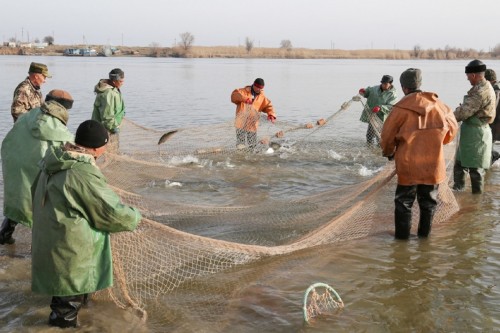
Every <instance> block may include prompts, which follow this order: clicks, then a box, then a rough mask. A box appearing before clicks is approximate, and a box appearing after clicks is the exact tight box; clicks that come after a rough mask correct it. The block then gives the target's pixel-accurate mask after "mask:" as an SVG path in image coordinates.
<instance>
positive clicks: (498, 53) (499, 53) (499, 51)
mask: <svg viewBox="0 0 500 333" xmlns="http://www.w3.org/2000/svg"><path fill="white" fill-rule="evenodd" d="M491 55H492V56H494V57H495V58H496V57H500V44H497V45H496V46H495V47H494V48H493V50H491Z"/></svg>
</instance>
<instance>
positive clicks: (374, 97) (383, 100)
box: [359, 85, 397, 123]
mask: <svg viewBox="0 0 500 333" xmlns="http://www.w3.org/2000/svg"><path fill="white" fill-rule="evenodd" d="M363 97H366V104H365V108H364V109H363V112H362V113H361V117H360V118H359V120H361V121H362V122H364V123H368V122H369V119H370V117H369V116H370V114H371V113H373V112H372V109H373V107H375V106H380V111H379V112H377V113H376V115H377V117H379V118H380V120H382V122H384V121H385V120H386V119H387V116H388V115H389V113H390V112H391V110H392V106H393V105H394V103H395V102H396V99H397V94H396V88H394V86H392V85H391V88H389V89H388V90H382V89H380V85H378V86H373V87H367V88H366V89H365V94H364V95H363Z"/></svg>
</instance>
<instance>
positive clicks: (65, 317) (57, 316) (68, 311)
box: [49, 294, 85, 328]
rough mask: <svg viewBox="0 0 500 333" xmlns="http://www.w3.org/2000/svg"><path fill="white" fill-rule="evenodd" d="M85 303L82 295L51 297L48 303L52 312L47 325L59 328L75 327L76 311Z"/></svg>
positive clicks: (76, 320)
mask: <svg viewBox="0 0 500 333" xmlns="http://www.w3.org/2000/svg"><path fill="white" fill-rule="evenodd" d="M84 301H85V294H84V295H76V296H53V297H52V301H51V303H50V308H51V309H52V312H51V313H50V316H49V325H50V326H57V327H61V328H65V327H76V326H77V322H78V311H79V310H80V308H81V307H82V305H83V303H84Z"/></svg>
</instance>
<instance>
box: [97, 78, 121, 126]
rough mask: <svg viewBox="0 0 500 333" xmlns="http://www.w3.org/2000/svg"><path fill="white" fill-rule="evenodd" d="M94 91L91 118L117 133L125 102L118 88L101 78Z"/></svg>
mask: <svg viewBox="0 0 500 333" xmlns="http://www.w3.org/2000/svg"><path fill="white" fill-rule="evenodd" d="M94 92H95V93H96V97H95V101H94V110H93V111H92V119H93V120H97V121H98V122H100V123H101V124H103V125H104V127H106V129H107V130H108V131H110V132H111V133H117V132H118V131H119V128H120V125H121V123H122V120H123V117H125V103H124V102H123V98H122V93H121V92H120V89H118V88H115V87H113V86H112V85H111V84H109V80H106V79H102V80H100V81H99V83H97V85H96V86H95V88H94Z"/></svg>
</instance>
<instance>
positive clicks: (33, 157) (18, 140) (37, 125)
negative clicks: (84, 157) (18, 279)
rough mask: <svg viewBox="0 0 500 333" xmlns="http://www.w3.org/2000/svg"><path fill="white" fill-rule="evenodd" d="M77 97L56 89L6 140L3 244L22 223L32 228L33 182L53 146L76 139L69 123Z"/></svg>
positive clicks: (0, 237)
mask: <svg viewBox="0 0 500 333" xmlns="http://www.w3.org/2000/svg"><path fill="white" fill-rule="evenodd" d="M72 106H73V98H72V97H71V95H70V94H69V93H68V92H66V91H64V90H52V91H50V92H49V93H48V95H47V98H46V99H45V102H44V103H43V104H42V105H41V106H40V107H38V108H35V109H33V110H31V111H30V112H28V113H26V114H25V115H23V116H22V117H20V118H19V120H18V121H16V122H15V123H14V126H13V127H12V129H11V130H10V131H9V132H8V133H7V135H6V136H5V139H4V140H3V142H2V148H1V156H2V171H3V185H4V200H3V213H4V215H5V219H4V221H3V223H2V226H1V228H0V244H13V243H14V238H13V237H12V233H13V232H14V229H15V227H16V225H17V224H18V223H21V224H23V225H25V226H27V227H29V228H31V226H32V223H33V214H32V204H31V185H33V181H34V180H35V177H36V175H37V174H38V171H39V170H40V169H39V167H38V162H39V161H40V160H41V159H42V157H43V156H44V155H45V152H46V151H47V149H48V148H49V147H51V146H60V145H63V144H64V143H66V142H70V141H73V134H71V133H70V131H69V130H68V128H67V127H66V125H67V123H68V118H69V114H68V110H69V109H71V108H72Z"/></svg>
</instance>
